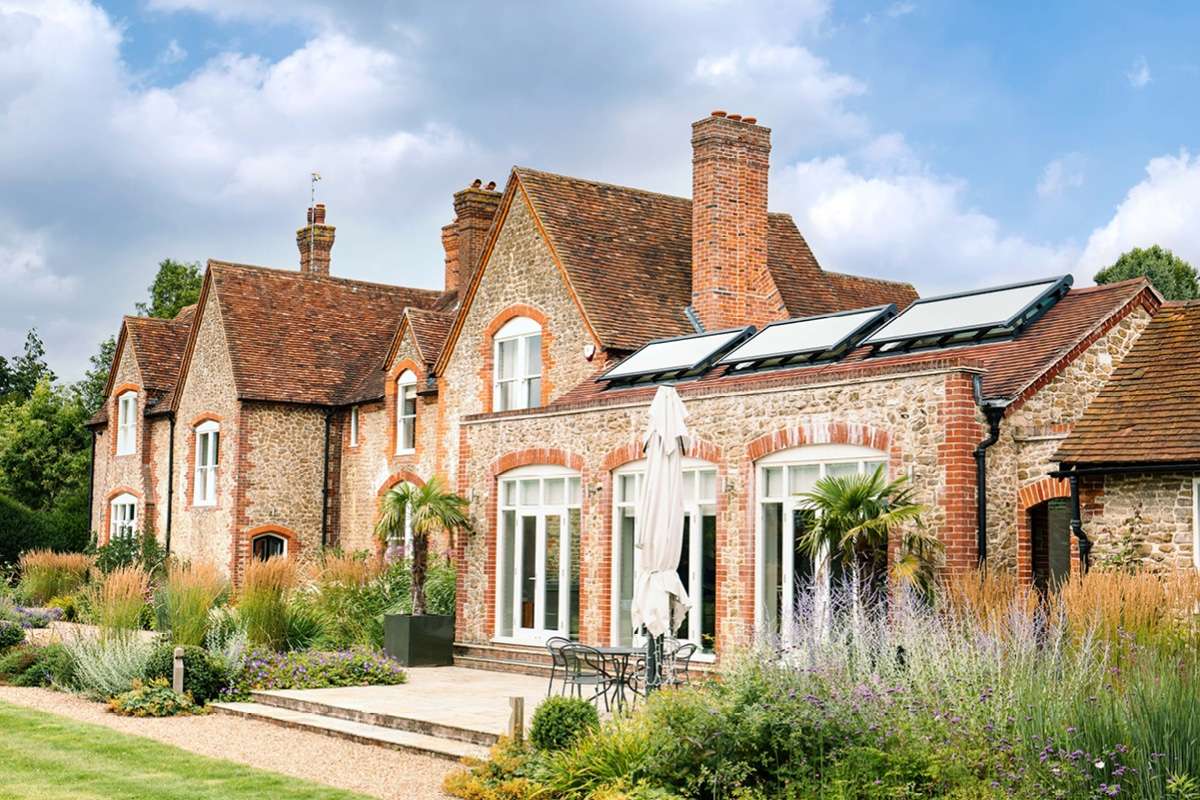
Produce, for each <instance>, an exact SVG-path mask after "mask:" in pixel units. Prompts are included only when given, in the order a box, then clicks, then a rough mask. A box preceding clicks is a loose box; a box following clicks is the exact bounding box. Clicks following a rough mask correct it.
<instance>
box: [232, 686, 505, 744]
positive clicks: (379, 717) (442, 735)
mask: <svg viewBox="0 0 1200 800" xmlns="http://www.w3.org/2000/svg"><path fill="white" fill-rule="evenodd" d="M250 698H251V699H252V700H253V701H254V702H255V703H257V704H259V705H262V706H270V707H272V708H280V709H284V710H287V711H291V712H295V713H299V714H313V715H317V716H320V717H325V718H328V719H336V720H345V721H347V722H357V723H361V724H363V725H370V726H373V727H377V728H389V729H391V730H396V731H407V732H409V733H414V734H419V735H421V736H429V737H433V738H436V739H439V740H442V739H445V740H450V741H455V742H464V743H466V744H472V745H477V746H479V747H483V748H487V747H491V746H492V745H494V744H495V743H496V741H497V739H499V738H500V737H499V736H498V735H497V734H496V733H492V732H489V731H483V730H477V729H474V728H461V727H457V726H454V725H446V724H443V723H437V722H430V721H429V720H423V719H416V718H413V717H403V716H399V715H396V714H382V713H378V712H374V711H362V710H360V709H357V708H347V707H345V706H338V705H333V704H331V703H322V702H319V701H316V700H309V699H301V698H299V697H292V696H289V695H287V694H282V693H278V692H268V691H258V692H251V693H250Z"/></svg>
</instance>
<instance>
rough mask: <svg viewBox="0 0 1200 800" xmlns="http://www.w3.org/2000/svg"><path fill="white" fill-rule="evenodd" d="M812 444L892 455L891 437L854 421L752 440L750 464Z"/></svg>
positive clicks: (781, 430) (805, 427) (794, 429)
mask: <svg viewBox="0 0 1200 800" xmlns="http://www.w3.org/2000/svg"><path fill="white" fill-rule="evenodd" d="M813 444H853V445H860V446H862V447H870V448H873V449H875V450H880V451H882V452H884V453H891V450H892V435H891V434H890V433H889V432H888V431H885V430H882V429H880V428H873V427H871V426H870V425H862V424H860V423H857V422H831V423H829V424H828V425H824V426H815V425H802V426H799V427H789V428H779V429H778V430H776V431H773V432H771V433H767V434H763V435H762V436H759V437H758V438H757V439H754V440H752V441H751V442H750V444H749V445H747V455H748V457H749V459H750V461H757V460H759V459H760V458H762V457H763V456H768V455H770V454H771V453H777V452H779V451H780V450H787V449H789V448H792V447H805V446H807V445H813Z"/></svg>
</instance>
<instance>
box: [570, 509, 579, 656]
mask: <svg viewBox="0 0 1200 800" xmlns="http://www.w3.org/2000/svg"><path fill="white" fill-rule="evenodd" d="M579 530H580V511H579V509H577V508H572V509H570V510H568V511H567V547H568V548H569V550H568V555H569V557H570V559H569V562H568V563H569V564H570V568H569V571H568V582H569V583H570V584H571V597H570V601H569V603H570V610H569V614H570V617H571V619H570V625H569V626H568V628H567V631H568V635H569V636H570V637H571V638H572V639H578V638H579Z"/></svg>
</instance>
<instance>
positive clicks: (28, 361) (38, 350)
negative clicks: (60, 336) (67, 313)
mask: <svg viewBox="0 0 1200 800" xmlns="http://www.w3.org/2000/svg"><path fill="white" fill-rule="evenodd" d="M54 377H55V376H54V373H53V372H51V371H50V366H49V365H48V364H47V363H46V346H45V345H44V344H43V343H42V337H40V336H38V332H37V328H30V329H29V332H28V333H26V334H25V351H24V352H23V353H22V354H21V355H19V356H17V357H16V358H14V359H12V360H11V361H9V360H8V359H5V358H0V400H13V399H16V400H25V399H28V398H29V397H30V396H31V395H32V394H33V390H34V387H36V386H37V385H38V383H39V382H40V381H42V380H46V381H53V380H54Z"/></svg>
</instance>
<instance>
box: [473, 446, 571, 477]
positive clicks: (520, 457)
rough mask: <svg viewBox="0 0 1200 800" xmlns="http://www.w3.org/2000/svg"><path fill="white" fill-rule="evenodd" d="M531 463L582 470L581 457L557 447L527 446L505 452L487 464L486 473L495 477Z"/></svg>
mask: <svg viewBox="0 0 1200 800" xmlns="http://www.w3.org/2000/svg"><path fill="white" fill-rule="evenodd" d="M532 464H544V465H549V466H559V467H566V468H567V469H573V470H575V471H576V472H579V473H582V472H583V457H582V456H579V455H576V454H575V453H571V452H568V451H566V450H562V449H560V448H557V447H529V448H526V449H525V450H513V451H512V452H509V453H505V454H504V455H502V456H500V457H499V458H497V459H495V460H494V461H492V463H491V464H489V465H488V475H489V476H491V477H492V478H497V477H499V476H500V475H503V474H504V473H505V472H508V471H509V470H514V469H516V468H517V467H527V466H530V465H532Z"/></svg>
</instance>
